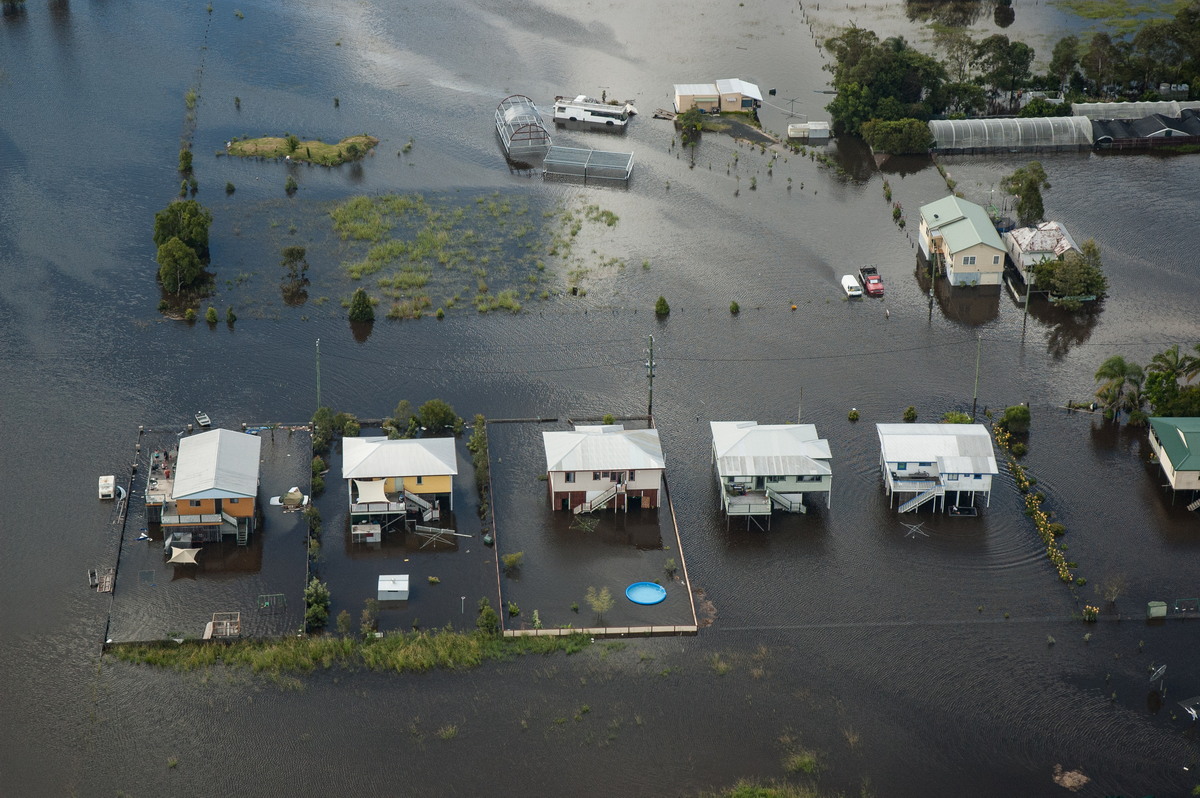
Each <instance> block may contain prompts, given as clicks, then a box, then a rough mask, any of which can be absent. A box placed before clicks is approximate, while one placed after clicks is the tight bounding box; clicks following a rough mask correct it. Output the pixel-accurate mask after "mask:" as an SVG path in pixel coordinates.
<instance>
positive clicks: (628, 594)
mask: <svg viewBox="0 0 1200 798" xmlns="http://www.w3.org/2000/svg"><path fill="white" fill-rule="evenodd" d="M666 597H667V589H666V588H665V587H663V586H662V585H656V584H655V583H653V582H634V583H633V584H632V585H630V586H629V587H627V588H625V598H627V599H629V600H630V601H632V602H633V603H634V604H658V603H659V602H660V601H662V600H663V599H665V598H666Z"/></svg>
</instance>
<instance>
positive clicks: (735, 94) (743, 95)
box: [716, 78, 763, 111]
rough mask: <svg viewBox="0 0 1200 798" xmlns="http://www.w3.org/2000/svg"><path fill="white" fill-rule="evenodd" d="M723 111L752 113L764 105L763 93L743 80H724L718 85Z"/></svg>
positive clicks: (718, 82)
mask: <svg viewBox="0 0 1200 798" xmlns="http://www.w3.org/2000/svg"><path fill="white" fill-rule="evenodd" d="M716 86H717V94H719V95H720V97H721V110H722V111H752V110H754V109H755V108H758V107H759V106H760V105H762V99H763V98H762V92H761V91H760V90H759V88H758V86H756V85H755V84H753V83H751V82H749V81H746V80H742V79H741V78H722V79H721V80H718V81H717V83H716Z"/></svg>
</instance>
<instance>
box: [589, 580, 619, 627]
mask: <svg viewBox="0 0 1200 798" xmlns="http://www.w3.org/2000/svg"><path fill="white" fill-rule="evenodd" d="M584 601H586V602H587V605H588V606H589V607H591V608H592V612H594V613H596V620H598V621H600V622H601V623H604V615H605V613H607V612H608V611H609V610H611V609H612V608H613V597H612V593H610V592H609V590H608V588H607V587H602V588H600V589H599V590H596V588H594V587H588V589H587V595H585V596H584Z"/></svg>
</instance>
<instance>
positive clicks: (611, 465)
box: [542, 424, 666, 471]
mask: <svg viewBox="0 0 1200 798" xmlns="http://www.w3.org/2000/svg"><path fill="white" fill-rule="evenodd" d="M542 442H543V444H544V445H545V447H546V470H547V471H636V470H640V469H646V468H650V469H655V468H658V469H662V468H665V467H666V461H665V460H663V453H662V446H661V445H659V442H658V430H656V429H625V428H624V427H622V426H621V425H620V424H607V425H605V426H578V427H576V428H575V429H574V430H573V431H569V432H568V431H558V432H543V433H542Z"/></svg>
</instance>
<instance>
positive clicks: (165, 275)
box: [156, 236, 204, 294]
mask: <svg viewBox="0 0 1200 798" xmlns="http://www.w3.org/2000/svg"><path fill="white" fill-rule="evenodd" d="M156 260H157V261H158V279H159V280H160V281H162V284H163V288H165V289H166V290H167V291H168V292H170V293H172V294H178V293H180V292H182V291H183V290H185V289H187V288H191V287H192V286H193V285H196V284H197V283H199V282H200V281H201V279H202V278H203V277H204V264H203V263H201V262H200V258H199V257H198V256H197V255H196V252H195V250H193V249H192V248H191V247H189V246H188V245H187V244H185V243H184V242H183V241H180V240H179V238H177V237H175V236H172V237H171V238H169V239H168V240H167V241H165V242H163V244H162V246H160V247H159V248H158V254H157V256H156Z"/></svg>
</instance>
